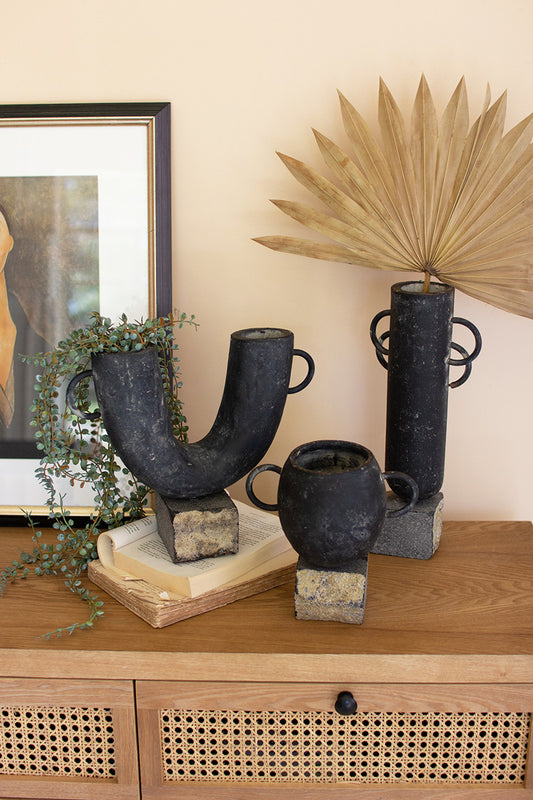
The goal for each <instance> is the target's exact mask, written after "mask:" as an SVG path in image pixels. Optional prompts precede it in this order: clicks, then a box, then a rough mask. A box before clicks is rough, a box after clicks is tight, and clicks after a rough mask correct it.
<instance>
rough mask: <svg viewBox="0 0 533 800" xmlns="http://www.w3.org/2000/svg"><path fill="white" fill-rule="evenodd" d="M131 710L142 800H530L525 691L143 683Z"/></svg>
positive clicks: (532, 697) (530, 693) (532, 689)
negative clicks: (347, 699) (349, 705)
mask: <svg viewBox="0 0 533 800" xmlns="http://www.w3.org/2000/svg"><path fill="white" fill-rule="evenodd" d="M341 691H349V692H351V693H352V695H353V697H354V698H355V700H356V702H357V710H356V711H355V713H353V714H351V715H348V716H344V715H341V714H339V713H337V711H335V701H336V699H337V696H338V694H339V693H340V692H341ZM137 708H138V729H139V744H140V759H141V783H142V786H143V790H142V791H143V798H144V797H146V798H148V800H155V798H164V797H177V796H178V793H179V797H180V798H209V800H215V799H216V798H228V800H229V798H266V797H285V796H286V792H287V791H288V790H290V791H291V793H292V792H295V794H296V796H298V797H302V798H304V797H305V798H306V800H307V798H309V799H311V798H321V797H328V796H330V795H331V792H332V790H333V789H334V791H335V795H334V796H335V797H339V798H355V797H361V798H363V797H368V798H376V800H377V798H378V797H381V798H382V797H383V789H384V787H387V795H386V796H387V798H389V797H390V798H408V797H419V798H422V797H424V798H426V797H436V798H454V797H456V798H462V797H464V798H466V797H468V798H471V797H472V798H473V797H480V798H482V797H492V798H495V799H496V798H498V800H506V798H519V797H523V798H528V797H533V790H532V789H531V788H530V782H528V778H527V765H528V745H529V739H530V732H531V714H532V712H533V686H530V685H528V686H515V685H498V686H486V685H414V684H413V685H406V684H402V685H383V684H380V685H378V684H376V685H373V684H353V685H351V686H350V685H348V686H347V685H336V684H335V685H334V684H325V685H324V684H320V685H319V684H294V685H292V684H286V683H276V684H260V683H253V684H252V683H251V684H230V683H227V684H224V683H220V684H216V685H213V684H209V683H192V682H191V683H189V682H183V683H177V682H141V683H139V684H138V685H137ZM328 792H329V793H330V795H328Z"/></svg>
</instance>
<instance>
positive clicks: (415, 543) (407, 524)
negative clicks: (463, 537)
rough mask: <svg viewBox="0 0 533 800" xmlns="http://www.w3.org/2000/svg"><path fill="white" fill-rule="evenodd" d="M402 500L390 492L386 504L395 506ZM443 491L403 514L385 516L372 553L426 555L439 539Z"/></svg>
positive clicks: (391, 506) (430, 552) (401, 503)
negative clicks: (390, 516) (400, 515)
mask: <svg viewBox="0 0 533 800" xmlns="http://www.w3.org/2000/svg"><path fill="white" fill-rule="evenodd" d="M403 504H404V503H403V500H400V499H399V498H398V497H396V495H395V494H393V493H392V492H389V493H388V494H387V508H388V509H392V510H395V509H396V508H399V507H400V506H402V505H403ZM442 507H443V495H442V492H439V493H438V494H436V495H434V496H433V497H429V498H428V499H426V500H421V501H420V502H419V503H417V504H416V506H415V507H414V508H413V510H412V511H408V512H407V514H404V515H403V516H402V517H392V518H388V519H385V522H384V525H383V528H382V530H381V533H380V534H379V537H378V539H377V541H376V543H375V544H374V547H373V548H372V551H371V552H372V553H379V554H380V555H385V556H402V557H403V558H420V559H428V558H431V556H432V555H433V554H434V552H435V551H436V549H437V548H438V546H439V543H440V536H441V532H442Z"/></svg>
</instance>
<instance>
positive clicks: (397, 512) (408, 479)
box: [383, 472, 418, 518]
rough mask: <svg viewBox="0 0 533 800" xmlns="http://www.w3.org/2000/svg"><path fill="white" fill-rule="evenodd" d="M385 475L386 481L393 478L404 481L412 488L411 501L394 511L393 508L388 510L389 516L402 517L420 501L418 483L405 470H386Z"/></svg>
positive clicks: (387, 514)
mask: <svg viewBox="0 0 533 800" xmlns="http://www.w3.org/2000/svg"><path fill="white" fill-rule="evenodd" d="M383 477H384V478H385V480H386V481H388V480H389V478H393V479H394V480H395V481H403V482H404V483H406V484H407V486H408V487H409V489H410V490H411V499H410V500H409V502H408V503H406V504H405V505H404V506H401V507H400V508H397V509H395V510H394V511H392V510H391V509H389V510H387V512H386V514H385V516H386V517H389V518H390V517H401V516H403V515H404V514H406V513H407V512H408V511H411V510H412V509H413V508H414V507H415V506H416V504H417V502H418V484H417V482H416V481H415V480H414V478H411V476H410V475H406V474H405V472H384V473H383Z"/></svg>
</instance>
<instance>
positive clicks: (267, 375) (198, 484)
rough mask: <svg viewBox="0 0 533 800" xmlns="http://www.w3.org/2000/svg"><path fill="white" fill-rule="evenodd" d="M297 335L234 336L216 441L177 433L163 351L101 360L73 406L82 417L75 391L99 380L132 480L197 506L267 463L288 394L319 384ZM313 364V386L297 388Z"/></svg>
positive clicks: (261, 331) (104, 409) (212, 435)
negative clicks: (297, 379) (295, 378)
mask: <svg viewBox="0 0 533 800" xmlns="http://www.w3.org/2000/svg"><path fill="white" fill-rule="evenodd" d="M293 345H294V335H293V334H292V332H291V331H288V330H284V329H279V328H249V329H246V330H241V331H236V332H235V333H233V334H232V335H231V339H230V349H229V355H228V365H227V371H226V382H225V386H224V391H223V395H222V400H221V403H220V407H219V410H218V413H217V416H216V419H215V422H214V423H213V426H212V428H211V430H210V431H209V433H208V434H207V435H206V436H204V438H203V439H201V440H200V441H198V442H195V443H184V442H182V441H180V440H178V439H177V438H176V437H175V436H174V434H173V431H172V423H171V418H170V413H169V410H168V407H167V405H166V401H165V395H164V390H163V381H162V377H161V372H160V368H159V364H158V355H157V350H156V348H155V347H149V348H146V349H145V350H140V351H131V352H120V353H95V354H93V356H92V369H91V370H89V371H86V372H84V373H80V374H79V375H76V376H75V377H74V378H73V379H72V381H71V382H70V384H69V386H68V389H67V402H68V404H69V406H70V408H71V410H72V411H73V412H74V413H75V414H77V415H78V416H87V414H85V413H84V412H82V411H80V410H79V409H77V408H76V405H75V400H74V389H75V387H76V385H77V383H79V381H80V380H82V379H84V378H87V377H89V376H91V375H92V378H93V381H94V386H95V391H96V398H97V401H98V407H99V411H100V415H101V417H102V423H103V425H104V428H105V429H106V432H107V434H108V436H109V438H110V440H111V442H112V444H113V446H114V448H115V450H116V451H117V454H118V455H119V457H120V458H121V460H122V461H123V462H124V464H125V465H126V467H127V468H128V469H129V470H130V472H131V473H132V474H133V475H134V476H135V477H136V478H137V479H138V480H139V481H141V482H142V483H144V484H145V485H146V486H148V487H150V488H151V489H153V490H154V491H156V492H158V493H159V494H160V495H162V496H164V497H167V498H172V499H192V498H195V497H202V496H204V495H209V494H214V493H216V492H219V491H221V490H223V489H225V488H227V487H228V486H230V485H231V484H233V483H235V481H238V480H239V479H240V478H242V477H244V476H245V475H246V474H247V473H248V472H249V471H250V470H251V469H253V467H255V466H256V465H257V464H258V463H259V461H260V460H261V459H262V458H263V456H264V455H265V453H266V452H267V450H268V448H269V447H270V445H271V443H272V440H273V439H274V436H275V434H276V431H277V429H278V426H279V423H280V421H281V417H282V414H283V409H284V406H285V401H286V399H287V394H292V393H294V392H298V391H301V390H302V389H304V388H305V387H306V386H307V385H308V383H309V382H310V381H311V379H312V377H313V374H314V363H313V359H312V358H311V356H310V355H309V354H308V353H306V352H305V351H303V350H295V349H294V346H293ZM294 355H299V356H302V357H303V358H304V359H305V360H306V361H307V364H308V372H307V375H306V377H305V379H304V380H303V381H302V382H301V383H300V384H299V385H298V386H295V387H289V381H290V376H291V369H292V361H293V356H294Z"/></svg>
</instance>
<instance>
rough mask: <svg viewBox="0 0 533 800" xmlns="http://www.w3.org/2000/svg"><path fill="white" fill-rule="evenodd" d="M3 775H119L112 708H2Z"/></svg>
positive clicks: (0, 762)
mask: <svg viewBox="0 0 533 800" xmlns="http://www.w3.org/2000/svg"><path fill="white" fill-rule="evenodd" d="M0 775H34V776H35V775H54V776H59V775H65V776H74V777H85V778H90V777H92V778H113V777H114V776H115V752H114V732H113V717H112V712H111V710H110V709H107V708H65V707H50V706H46V707H44V706H31V705H28V706H19V707H1V708H0Z"/></svg>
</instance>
